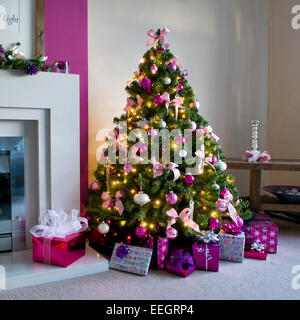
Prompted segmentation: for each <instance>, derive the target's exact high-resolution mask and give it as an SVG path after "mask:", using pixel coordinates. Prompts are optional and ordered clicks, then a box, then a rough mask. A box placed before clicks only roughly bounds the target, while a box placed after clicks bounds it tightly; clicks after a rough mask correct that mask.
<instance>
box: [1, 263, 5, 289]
mask: <svg viewBox="0 0 300 320" xmlns="http://www.w3.org/2000/svg"><path fill="white" fill-rule="evenodd" d="M4 289H6V272H5V268H4V266H0V290H4Z"/></svg>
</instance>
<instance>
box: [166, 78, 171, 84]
mask: <svg viewBox="0 0 300 320" xmlns="http://www.w3.org/2000/svg"><path fill="white" fill-rule="evenodd" d="M171 82H172V80H171V79H170V78H164V83H165V84H167V85H168V84H170V83H171Z"/></svg>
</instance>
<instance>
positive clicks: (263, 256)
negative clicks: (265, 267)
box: [245, 250, 267, 260]
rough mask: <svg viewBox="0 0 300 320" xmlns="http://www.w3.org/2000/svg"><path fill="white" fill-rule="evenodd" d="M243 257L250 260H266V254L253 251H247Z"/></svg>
mask: <svg viewBox="0 0 300 320" xmlns="http://www.w3.org/2000/svg"><path fill="white" fill-rule="evenodd" d="M245 257H246V258H251V259H259V260H267V252H266V251H261V252H257V251H255V250H249V251H248V250H246V251H245Z"/></svg>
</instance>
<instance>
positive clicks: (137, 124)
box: [86, 28, 251, 243]
mask: <svg viewBox="0 0 300 320" xmlns="http://www.w3.org/2000/svg"><path fill="white" fill-rule="evenodd" d="M168 32H169V31H168V29H166V28H163V29H162V30H160V29H159V30H157V32H155V31H154V30H149V31H148V35H149V37H150V40H149V41H148V42H147V45H148V46H151V48H150V49H149V50H148V51H147V52H146V53H145V54H144V56H143V58H142V60H141V62H140V64H139V70H138V72H135V73H134V77H133V78H132V79H130V80H128V81H127V86H126V91H127V94H128V98H127V104H126V107H125V109H124V113H123V114H122V115H121V116H120V118H115V119H114V123H115V124H116V127H115V129H114V130H113V131H112V132H111V134H110V135H109V137H107V138H106V143H107V149H106V150H105V149H104V152H103V154H102V157H101V158H100V159H99V165H98V168H97V170H96V172H95V177H96V180H95V181H94V182H93V183H92V184H91V189H90V192H89V200H88V205H87V210H86V214H87V217H88V219H89V220H90V228H91V229H93V228H98V230H99V232H100V233H102V234H106V233H108V232H112V231H113V234H114V236H115V237H116V239H118V240H120V238H121V240H122V239H123V241H127V243H131V240H132V238H133V237H135V238H139V239H143V238H145V237H146V236H147V234H151V235H159V236H162V237H164V236H167V238H169V239H175V238H177V240H178V241H180V239H183V238H185V239H187V238H192V237H194V236H195V235H197V234H198V233H199V231H200V230H208V229H215V230H218V228H219V227H221V224H222V219H223V218H224V217H230V218H231V220H232V221H233V224H238V223H239V216H240V217H242V218H243V219H247V218H249V216H250V215H251V212H250V211H249V210H248V209H247V207H248V203H247V202H246V201H242V200H241V199H240V198H239V192H238V190H237V188H236V185H235V182H234V178H233V177H232V176H231V175H227V174H225V170H226V168H227V165H226V162H225V157H224V155H223V152H222V150H221V148H220V145H219V140H220V139H219V138H218V137H217V136H216V135H215V133H214V131H213V129H212V128H211V127H210V126H209V125H208V122H207V121H206V120H205V119H203V117H202V116H201V115H200V113H201V107H200V103H199V102H198V101H197V99H196V97H195V94H194V92H193V89H192V87H191V86H190V85H189V83H188V81H187V76H188V73H187V71H186V70H182V69H181V65H180V63H179V61H178V58H177V57H176V56H174V55H173V54H172V53H171V52H170V50H169V43H168V41H167V39H166V35H167V33H168ZM112 226H113V227H112ZM112 229H113V230H112Z"/></svg>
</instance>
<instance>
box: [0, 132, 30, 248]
mask: <svg viewBox="0 0 300 320" xmlns="http://www.w3.org/2000/svg"><path fill="white" fill-rule="evenodd" d="M24 245H25V202H24V139H23V138H22V137H0V252H5V251H14V250H20V248H22V247H23V246H24Z"/></svg>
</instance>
